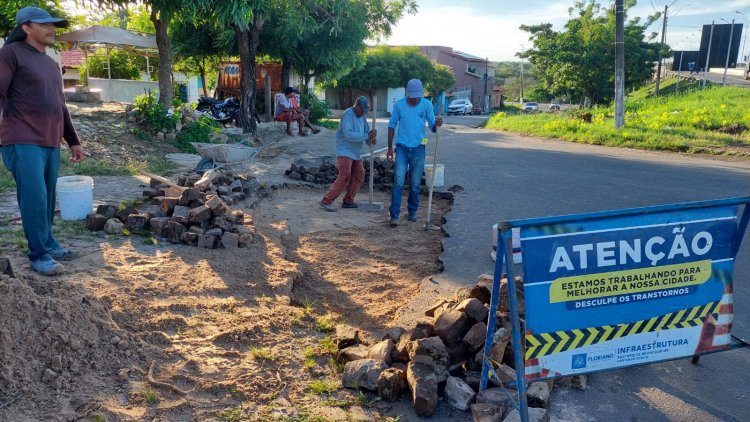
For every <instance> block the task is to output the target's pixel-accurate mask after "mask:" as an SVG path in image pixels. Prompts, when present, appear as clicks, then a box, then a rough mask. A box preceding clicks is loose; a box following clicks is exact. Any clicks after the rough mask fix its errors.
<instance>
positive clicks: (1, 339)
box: [0, 188, 448, 421]
mask: <svg viewBox="0 0 750 422" xmlns="http://www.w3.org/2000/svg"><path fill="white" fill-rule="evenodd" d="M322 194H323V191H321V190H317V189H312V188H294V189H280V190H277V191H275V193H274V194H273V195H272V196H271V197H270V198H267V199H265V200H263V201H262V202H261V203H260V204H259V205H258V206H256V207H255V208H254V209H248V210H246V211H247V212H248V213H249V214H250V215H252V217H253V225H254V226H255V229H256V232H257V236H256V237H255V240H254V242H253V244H252V245H251V246H250V247H248V248H243V249H236V250H223V249H222V250H203V249H198V248H194V247H189V246H182V245H172V244H169V243H167V242H164V241H158V242H156V244H154V243H153V242H151V240H150V239H146V238H140V237H124V238H123V237H116V238H109V239H106V238H101V237H95V238H90V237H88V238H86V237H84V238H76V239H69V242H71V243H72V245H73V247H74V248H75V249H76V250H78V251H80V252H82V253H83V256H82V257H81V258H79V259H78V260H75V261H72V262H70V263H67V265H66V273H65V274H64V275H62V276H58V277H54V278H48V277H43V276H40V275H37V274H35V273H32V272H31V271H30V270H29V269H28V264H27V263H26V260H25V257H24V256H23V252H22V251H21V250H20V249H18V248H16V250H14V251H13V252H12V253H11V256H10V258H11V259H12V262H13V266H14V270H15V271H16V278H14V279H9V278H7V277H3V278H2V279H0V420H3V421H5V420H9V421H10V420H72V421H75V420H81V419H83V420H107V421H119V420H159V421H166V420H169V421H178V420H179V421H183V420H184V421H189V420H194V421H203V420H226V421H236V420H346V419H354V420H388V417H387V416H386V415H387V414H388V409H389V406H381V404H380V403H377V402H376V401H374V400H373V398H374V396H372V395H367V394H365V395H360V394H359V393H358V392H356V391H351V390H349V391H347V390H343V389H341V388H340V375H339V374H340V372H339V371H340V366H338V365H337V364H336V363H335V362H334V361H333V360H332V358H333V357H334V355H333V354H332V352H333V351H334V350H333V347H332V343H333V342H332V340H331V335H332V333H331V329H332V327H333V326H334V325H335V324H336V323H346V324H349V325H352V326H355V327H358V328H360V329H362V330H363V332H364V333H365V337H366V338H370V339H375V338H379V336H380V334H381V333H382V331H383V329H384V328H386V327H391V326H394V325H395V324H396V321H397V318H398V315H399V312H400V310H401V308H402V307H403V305H404V304H405V303H407V302H408V301H410V300H412V298H413V296H414V295H415V294H416V293H417V290H418V288H419V287H418V286H419V282H420V280H422V279H423V278H424V277H426V276H428V275H431V274H434V273H436V272H438V271H439V268H440V264H439V262H438V255H439V253H440V251H441V238H442V233H441V232H440V231H439V230H437V231H436V230H430V231H424V230H423V224H424V215H420V222H419V223H410V222H407V221H406V220H404V221H403V222H402V224H401V225H400V226H399V227H398V228H395V229H394V228H390V227H388V226H387V224H386V221H387V220H386V214H385V213H365V212H359V211H356V210H339V211H338V212H337V213H327V212H325V211H323V210H321V209H319V208H317V207H316V204H317V201H318V200H319V198H320V197H321V196H322ZM363 197H364V195H363ZM376 200H378V201H386V199H385V197H384V194H379V196H378V197H377V198H376ZM435 205H436V206H434V207H433V212H434V214H433V217H432V220H433V222H435V221H437V222H439V221H441V216H442V214H443V213H444V212H445V210H446V209H447V207H448V204H447V203H445V202H442V201H438V202H437V203H436V204H435ZM241 206H242V204H240V207H241ZM423 208H424V207H423ZM421 213H424V209H422V210H421ZM0 242H2V243H4V246H5V248H6V249H7V248H8V247H9V246H8V245H9V243H12V240H11V239H8V238H3V239H0ZM320 390H324V391H325V392H322V393H320ZM91 418H93V419H91ZM315 418H317V419H315ZM401 420H409V419H408V418H406V419H403V418H402V419H401Z"/></svg>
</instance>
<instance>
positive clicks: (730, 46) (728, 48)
mask: <svg viewBox="0 0 750 422" xmlns="http://www.w3.org/2000/svg"><path fill="white" fill-rule="evenodd" d="M725 22H726V20H725ZM731 25H732V26H731V27H730V28H729V46H728V47H727V60H726V61H725V62H724V77H723V78H721V85H722V86H726V85H727V68H728V67H729V52H730V51H732V35H734V19H732V24H731Z"/></svg>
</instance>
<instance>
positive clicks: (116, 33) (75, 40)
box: [55, 25, 157, 50]
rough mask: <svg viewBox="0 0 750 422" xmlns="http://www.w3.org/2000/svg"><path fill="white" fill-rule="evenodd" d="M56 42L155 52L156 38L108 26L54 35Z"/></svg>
mask: <svg viewBox="0 0 750 422" xmlns="http://www.w3.org/2000/svg"><path fill="white" fill-rule="evenodd" d="M55 40H56V41H60V42H65V43H69V44H78V45H81V44H108V45H113V46H119V47H124V48H128V47H130V48H136V49H152V50H156V49H157V46H156V37H155V36H153V35H144V34H140V33H137V32H133V31H128V30H125V29H120V28H113V27H110V26H101V25H94V26H90V27H88V28H85V29H79V30H77V31H71V32H66V33H64V34H60V35H56V36H55Z"/></svg>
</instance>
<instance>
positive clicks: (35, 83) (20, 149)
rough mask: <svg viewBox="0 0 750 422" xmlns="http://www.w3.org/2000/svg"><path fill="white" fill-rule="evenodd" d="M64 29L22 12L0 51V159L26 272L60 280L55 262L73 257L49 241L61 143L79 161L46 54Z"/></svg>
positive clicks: (38, 12) (60, 22)
mask: <svg viewBox="0 0 750 422" xmlns="http://www.w3.org/2000/svg"><path fill="white" fill-rule="evenodd" d="M66 26H68V22H67V21H66V20H65V19H61V18H54V17H52V16H50V14H49V13H48V12H47V11H45V10H42V9H40V8H38V7H24V8H23V9H21V10H19V11H18V13H17V14H16V27H15V28H14V29H13V30H12V31H11V33H10V35H9V36H8V38H7V40H6V42H5V45H4V46H3V48H0V112H2V114H3V120H2V122H0V140H2V147H1V148H0V154H2V157H3V163H4V164H5V167H7V168H8V170H9V171H10V172H11V174H13V178H14V179H15V181H16V192H17V199H18V207H19V209H20V211H21V218H22V220H23V232H24V235H25V236H26V240H27V241H28V244H29V252H28V257H29V261H30V262H31V268H32V269H33V270H34V271H37V272H38V273H40V274H44V275H55V274H59V273H60V272H62V269H63V267H62V265H61V264H60V263H59V262H57V261H58V260H69V259H72V258H73V257H75V255H74V253H73V252H71V251H70V250H68V249H66V248H64V247H62V246H60V244H59V243H57V241H56V240H55V238H54V236H53V235H52V219H53V217H54V214H55V196H56V195H55V194H56V192H55V190H56V187H57V173H58V169H59V167H60V143H61V142H60V141H61V139H65V141H66V142H67V144H68V146H69V147H70V152H71V158H70V160H71V161H73V162H79V161H81V160H83V147H81V142H80V141H79V139H78V134H77V133H76V130H75V128H74V127H73V122H72V120H71V118H70V114H69V113H68V108H67V107H66V106H65V96H64V95H63V82H62V73H61V71H60V67H59V66H58V65H57V63H56V62H55V61H54V60H52V58H50V57H49V56H47V55H46V54H45V53H46V50H47V47H49V46H53V45H54V44H55V30H56V28H60V27H66Z"/></svg>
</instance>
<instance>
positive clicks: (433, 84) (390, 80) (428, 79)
mask: <svg viewBox="0 0 750 422" xmlns="http://www.w3.org/2000/svg"><path fill="white" fill-rule="evenodd" d="M414 78H416V79H420V80H421V81H422V82H423V83H424V85H425V88H426V89H427V90H428V91H429V92H432V93H437V92H440V91H443V90H445V89H447V88H449V87H450V86H452V85H453V84H454V83H455V77H454V76H453V72H452V70H451V69H450V67H449V66H445V65H436V64H434V63H433V62H432V61H430V59H428V58H427V56H425V55H424V54H422V53H421V52H420V51H419V49H418V48H417V47H388V46H378V47H374V48H371V49H368V50H367V51H365V52H364V53H363V54H362V57H361V59H360V64H359V65H357V67H355V68H354V69H353V70H352V71H351V72H349V73H348V74H347V75H345V76H344V77H342V78H341V79H339V80H338V81H337V85H338V86H340V87H342V88H349V89H359V90H362V91H364V92H366V93H367V94H368V95H370V96H372V95H373V94H374V93H375V90H376V89H378V88H386V87H394V86H406V83H407V82H408V81H409V79H414Z"/></svg>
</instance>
